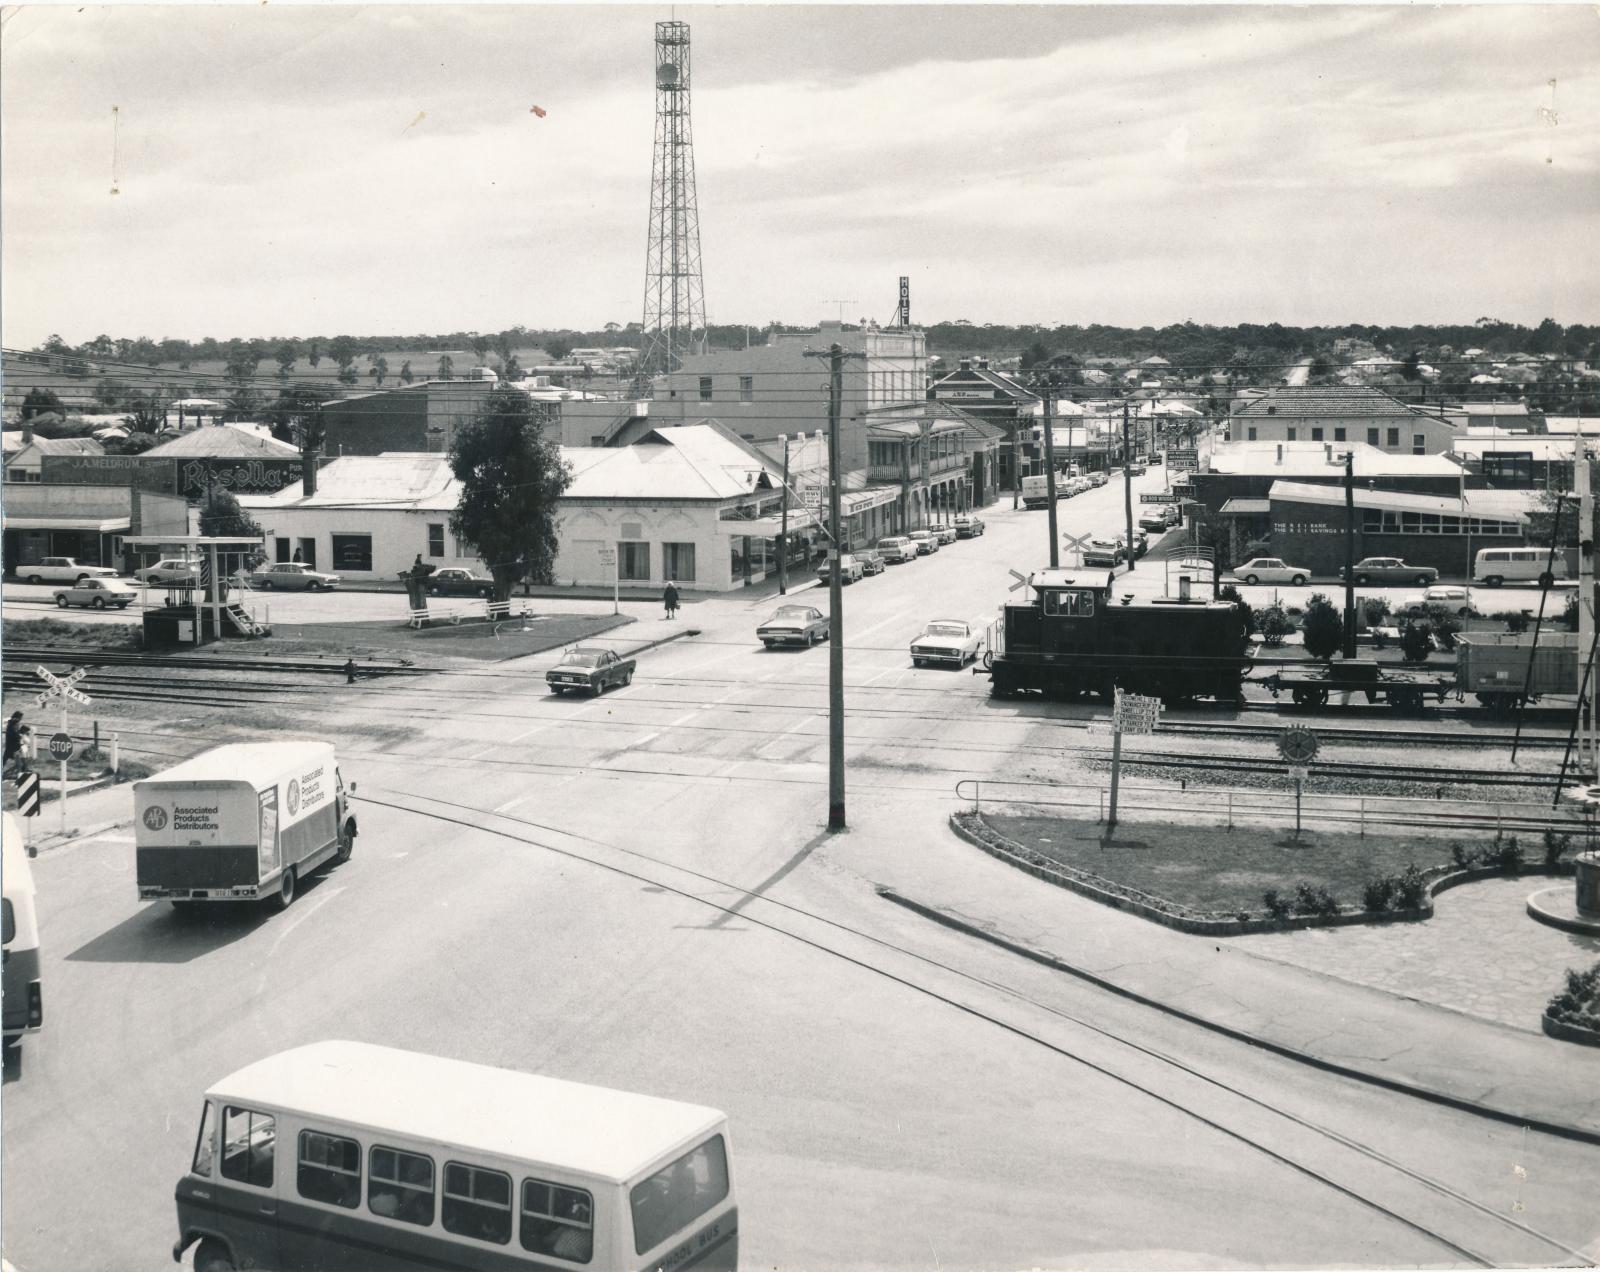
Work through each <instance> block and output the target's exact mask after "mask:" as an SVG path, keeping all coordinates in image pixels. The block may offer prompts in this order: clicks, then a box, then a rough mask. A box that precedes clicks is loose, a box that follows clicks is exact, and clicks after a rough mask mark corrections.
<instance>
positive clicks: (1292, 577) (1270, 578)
mask: <svg viewBox="0 0 1600 1272" xmlns="http://www.w3.org/2000/svg"><path fill="white" fill-rule="evenodd" d="M1233 573H1234V577H1235V578H1238V579H1242V580H1243V581H1244V582H1246V583H1250V584H1255V583H1289V584H1292V585H1293V586H1295V587H1299V586H1301V585H1302V584H1304V583H1306V582H1308V581H1309V580H1310V578H1311V571H1310V570H1307V569H1303V568H1302V567H1300V566H1298V565H1289V564H1288V563H1287V562H1285V561H1282V560H1280V559H1279V558H1277V557H1252V558H1251V559H1250V560H1248V561H1246V562H1245V563H1244V564H1243V565H1240V566H1235V567H1234V571H1233Z"/></svg>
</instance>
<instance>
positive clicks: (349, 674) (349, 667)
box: [344, 658, 356, 685]
mask: <svg viewBox="0 0 1600 1272" xmlns="http://www.w3.org/2000/svg"><path fill="white" fill-rule="evenodd" d="M344 682H345V684H347V685H353V684H355V682H356V660H355V659H354V658H346V659H345V661H344Z"/></svg>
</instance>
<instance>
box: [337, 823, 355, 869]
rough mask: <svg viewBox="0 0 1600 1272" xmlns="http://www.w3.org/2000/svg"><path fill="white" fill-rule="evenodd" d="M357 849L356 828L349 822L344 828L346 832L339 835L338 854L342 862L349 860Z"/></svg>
mask: <svg viewBox="0 0 1600 1272" xmlns="http://www.w3.org/2000/svg"><path fill="white" fill-rule="evenodd" d="M355 850H356V828H355V827H354V826H353V825H348V824H347V825H346V826H345V828H344V833H343V834H342V835H340V836H339V851H338V854H337V856H338V860H339V862H340V864H343V863H344V862H346V861H349V860H350V857H351V855H352V854H353V853H354V852H355Z"/></svg>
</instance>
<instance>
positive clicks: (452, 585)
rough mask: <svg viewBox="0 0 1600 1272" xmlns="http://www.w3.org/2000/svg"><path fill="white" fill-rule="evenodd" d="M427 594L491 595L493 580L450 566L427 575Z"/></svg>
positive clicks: (492, 593) (492, 592)
mask: <svg viewBox="0 0 1600 1272" xmlns="http://www.w3.org/2000/svg"><path fill="white" fill-rule="evenodd" d="M428 595H429V596H493V595H494V580H493V579H491V578H485V577H484V576H483V575H481V574H474V573H473V572H472V571H471V570H463V569H460V568H458V567H455V566H452V567H450V568H449V569H445V570H435V571H434V572H433V573H432V574H430V575H428Z"/></svg>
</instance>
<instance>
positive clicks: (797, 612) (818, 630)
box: [756, 605, 828, 649]
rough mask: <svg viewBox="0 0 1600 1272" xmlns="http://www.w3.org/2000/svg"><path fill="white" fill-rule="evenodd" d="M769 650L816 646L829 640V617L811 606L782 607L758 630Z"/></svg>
mask: <svg viewBox="0 0 1600 1272" xmlns="http://www.w3.org/2000/svg"><path fill="white" fill-rule="evenodd" d="M756 635H757V636H758V637H759V638H760V639H761V643H762V644H763V645H765V646H766V647H767V648H768V649H771V648H772V647H773V646H774V645H815V644H816V643H817V642H818V641H819V640H827V639H828V616H827V615H826V614H824V613H823V612H822V611H821V610H819V609H816V608H814V607H813V606H810V605H780V606H779V607H778V610H777V612H776V613H775V614H773V616H772V617H771V618H769V619H768V620H767V621H766V622H764V623H762V624H761V626H760V627H758V628H756Z"/></svg>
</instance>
